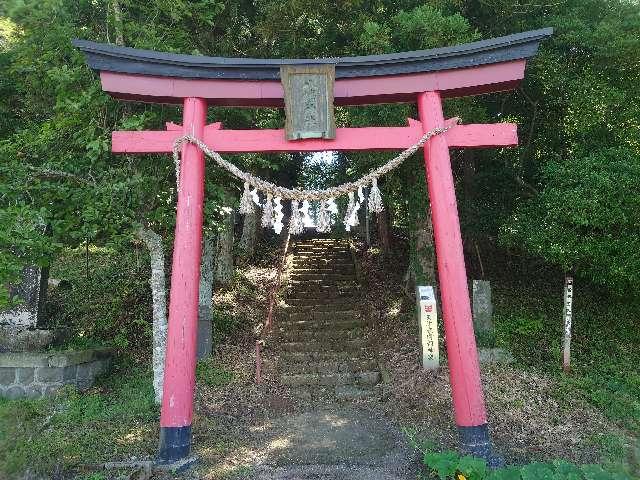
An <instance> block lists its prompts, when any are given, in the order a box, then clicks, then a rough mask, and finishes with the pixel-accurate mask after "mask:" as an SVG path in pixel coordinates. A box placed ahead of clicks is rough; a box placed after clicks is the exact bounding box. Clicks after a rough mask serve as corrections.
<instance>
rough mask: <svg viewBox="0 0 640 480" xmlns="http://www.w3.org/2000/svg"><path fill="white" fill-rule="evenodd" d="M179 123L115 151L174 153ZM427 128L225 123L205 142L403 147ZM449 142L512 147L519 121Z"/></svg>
mask: <svg viewBox="0 0 640 480" xmlns="http://www.w3.org/2000/svg"><path fill="white" fill-rule="evenodd" d="M177 127H179V126H178V125H175V124H172V125H169V126H168V128H169V130H168V131H166V132H162V131H158V132H153V131H150V132H149V131H147V132H144V131H133V132H113V134H112V151H113V152H114V153H169V152H171V151H172V150H173V143H174V142H175V140H176V139H177V138H179V137H180V136H182V131H179V130H178V129H177ZM423 133H424V131H423V128H422V123H421V122H419V121H417V120H413V119H409V126H407V127H366V128H338V129H337V130H336V138H335V139H333V140H325V139H308V140H295V141H288V140H286V138H285V133H284V130H221V129H220V124H219V123H217V124H212V125H207V127H206V128H205V129H204V137H203V138H204V141H205V143H206V144H207V145H209V147H210V148H212V149H213V150H215V151H217V152H219V153H244V152H265V153H266V152H316V151H324V150H340V151H353V150H404V149H405V148H408V147H410V146H411V145H414V144H415V143H416V142H417V141H418V140H419V139H420V137H422V135H423ZM444 135H445V136H446V140H447V143H448V145H449V146H450V147H452V148H457V147H479V148H481V147H508V146H513V145H517V144H518V135H517V128H516V125H515V124H513V123H497V124H489V125H482V124H479V125H457V126H455V127H453V128H452V129H451V130H449V131H447V132H446V133H445V134H444Z"/></svg>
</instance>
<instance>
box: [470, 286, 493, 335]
mask: <svg viewBox="0 0 640 480" xmlns="http://www.w3.org/2000/svg"><path fill="white" fill-rule="evenodd" d="M492 317H493V304H492V303H491V283H490V282H489V281H488V280H474V281H473V327H474V329H475V331H476V337H477V338H479V339H486V338H493V336H494V333H495V329H494V325H493V319H492Z"/></svg>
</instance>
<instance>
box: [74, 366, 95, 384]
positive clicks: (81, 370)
mask: <svg viewBox="0 0 640 480" xmlns="http://www.w3.org/2000/svg"><path fill="white" fill-rule="evenodd" d="M92 367H93V366H92V365H91V364H90V363H83V364H82V365H78V366H77V371H76V378H77V379H78V380H80V379H86V378H91V376H92V374H93V370H92Z"/></svg>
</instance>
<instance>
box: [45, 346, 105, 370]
mask: <svg viewBox="0 0 640 480" xmlns="http://www.w3.org/2000/svg"><path fill="white" fill-rule="evenodd" d="M94 356H95V351H94V350H78V351H68V352H56V353H54V354H52V355H50V356H49V361H48V363H49V366H50V367H66V366H69V365H78V364H80V363H87V362H90V361H92V360H93V359H94Z"/></svg>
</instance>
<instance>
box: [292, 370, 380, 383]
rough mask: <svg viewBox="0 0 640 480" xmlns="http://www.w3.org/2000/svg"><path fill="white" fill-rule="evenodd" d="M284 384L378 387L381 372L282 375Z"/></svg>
mask: <svg viewBox="0 0 640 480" xmlns="http://www.w3.org/2000/svg"><path fill="white" fill-rule="evenodd" d="M281 380H282V383H283V384H285V385H291V386H299V385H369V386H371V385H376V384H377V383H379V382H380V372H376V371H369V372H358V373H327V374H320V373H300V374H295V375H282V379H281Z"/></svg>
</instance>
